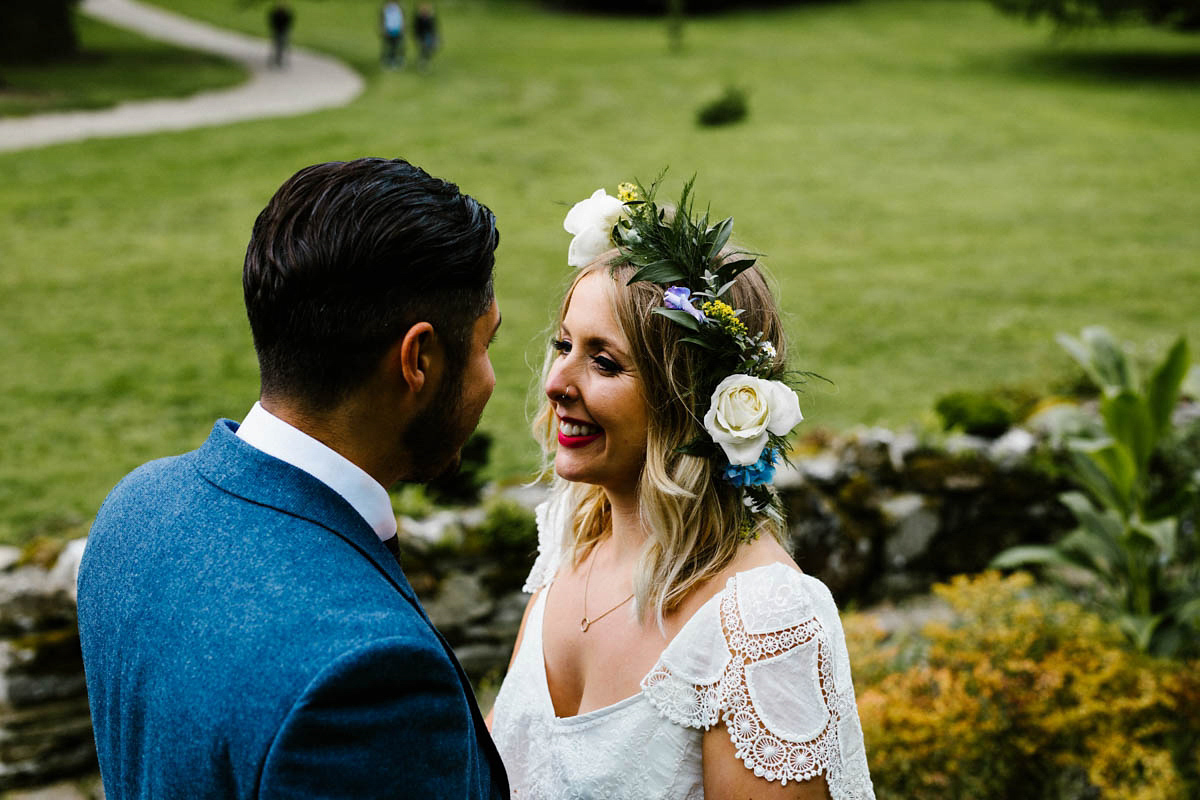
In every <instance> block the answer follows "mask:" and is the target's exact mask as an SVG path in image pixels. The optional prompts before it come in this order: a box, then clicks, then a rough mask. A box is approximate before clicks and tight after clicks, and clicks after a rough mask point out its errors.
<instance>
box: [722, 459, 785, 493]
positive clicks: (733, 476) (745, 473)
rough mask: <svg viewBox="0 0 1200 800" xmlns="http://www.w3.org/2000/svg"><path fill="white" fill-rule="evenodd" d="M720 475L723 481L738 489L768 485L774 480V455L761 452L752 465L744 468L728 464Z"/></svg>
mask: <svg viewBox="0 0 1200 800" xmlns="http://www.w3.org/2000/svg"><path fill="white" fill-rule="evenodd" d="M722 474H723V475H724V477H725V480H727V481H729V482H730V483H732V484H733V485H734V486H738V487H742V486H758V485H760V484H764V483H770V482H771V481H773V480H775V453H774V452H772V451H771V450H763V454H762V455H761V456H759V459H758V461H755V462H754V463H753V464H750V465H749V466H744V467H743V466H738V465H737V464H730V465H729V466H728V467H726V468H725V472H724V473H722Z"/></svg>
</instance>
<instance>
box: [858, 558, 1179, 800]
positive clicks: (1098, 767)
mask: <svg viewBox="0 0 1200 800" xmlns="http://www.w3.org/2000/svg"><path fill="white" fill-rule="evenodd" d="M936 592H937V594H938V595H939V596H940V597H941V598H942V600H944V601H945V602H946V603H947V604H948V606H949V617H948V621H945V622H937V623H929V624H927V625H926V626H925V627H924V628H922V629H921V630H920V631H919V632H912V633H908V634H904V635H900V634H896V633H885V632H884V631H883V630H882V628H881V627H880V626H879V625H878V624H877V623H875V622H874V619H873V617H872V616H871V615H870V614H857V615H855V614H847V615H846V617H845V621H846V626H845V627H846V639H847V644H848V646H849V648H850V660H851V663H853V664H854V677H855V683H856V685H857V694H858V709H859V714H860V717H861V719H862V725H863V732H864V735H865V739H866V746H867V755H868V758H869V760H870V763H871V775H872V778H873V779H874V782H875V791H876V793H877V795H878V797H880V798H881V800H882V799H883V798H909V797H970V798H975V799H976V800H991V799H992V798H995V800H1000V799H1001V798H1009V797H1029V798H1034V799H1035V800H1038V799H1039V798H1051V797H1055V798H1057V797H1063V796H1071V797H1075V796H1079V797H1084V796H1093V797H1099V798H1118V797H1119V798H1122V800H1126V799H1127V798H1136V799H1137V800H1184V799H1185V798H1188V797H1196V796H1198V795H1197V794H1194V792H1196V791H1197V790H1198V789H1200V786H1198V785H1197V782H1198V777H1197V767H1198V766H1200V763H1197V760H1196V759H1197V755H1196V753H1195V752H1194V747H1195V741H1196V731H1198V730H1200V663H1196V662H1191V663H1187V662H1182V661H1168V660H1161V659H1154V658H1151V657H1149V656H1144V655H1140V654H1137V653H1134V652H1132V651H1131V650H1129V649H1128V646H1127V645H1126V643H1125V640H1124V638H1123V637H1122V635H1121V633H1120V631H1119V630H1117V628H1116V627H1115V626H1114V625H1112V624H1111V623H1109V622H1107V621H1105V620H1102V619H1101V618H1100V617H1098V616H1097V615H1095V614H1092V613H1090V612H1088V611H1086V610H1084V609H1083V608H1082V607H1080V606H1079V605H1077V604H1075V603H1071V602H1068V601H1065V600H1061V599H1057V598H1056V597H1055V596H1052V595H1050V594H1048V593H1046V592H1045V591H1043V590H1038V589H1037V588H1035V586H1034V584H1033V581H1032V579H1031V578H1030V577H1029V576H1028V575H1024V574H1018V575H1014V576H1011V577H1008V578H1001V577H1000V576H999V575H997V574H995V573H989V574H985V575H983V576H979V577H974V578H967V577H960V578H957V579H955V580H954V581H953V582H952V583H950V584H949V585H945V586H940V587H937V589H936ZM1038 776H1040V777H1038ZM1047 776H1053V777H1054V779H1053V780H1050V781H1046V780H1045V778H1046V777H1047Z"/></svg>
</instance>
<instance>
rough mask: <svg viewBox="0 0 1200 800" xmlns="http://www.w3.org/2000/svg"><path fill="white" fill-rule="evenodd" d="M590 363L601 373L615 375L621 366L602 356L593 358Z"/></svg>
mask: <svg viewBox="0 0 1200 800" xmlns="http://www.w3.org/2000/svg"><path fill="white" fill-rule="evenodd" d="M592 362H593V363H594V364H595V365H596V367H597V368H598V369H599V370H600V371H601V372H609V373H614V374H615V373H617V372H620V371H621V365H620V364H618V363H617V362H615V361H613V360H612V359H611V358H605V357H604V356H593V357H592Z"/></svg>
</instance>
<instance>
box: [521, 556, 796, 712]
mask: <svg viewBox="0 0 1200 800" xmlns="http://www.w3.org/2000/svg"><path fill="white" fill-rule="evenodd" d="M773 567H781V568H783V569H786V570H788V571H789V572H795V573H796V574H797V575H804V574H805V573H804V572H802V571H799V570H794V569H792V568H791V567H789V566H788V565H787V564H784V563H783V562H782V561H773V562H771V563H770V564H763V565H761V566H757V567H751V568H750V569H747V570H743V571H741V572H735V573H734V574H733V575H731V576H730V577H729V579H728V580H727V581H725V585H724V586H722V587H721V589H720V590H719V591H718V592H717V593H716V594H714V595H713V596H712V597H710V598H708V599H707V600H705V601H704V603H703V604H701V606H700V607H699V608H697V609H696V610H695V611H694V612H692V615H691V616H690V617H688V620H687V622H685V623H683V625H682V626H681V627H680V628H679V630H677V631H675V635H674V636H672V637H671V638H670V639H669V640H668V641H667V643H666V644H665V645H663V649H662V651H661V652H660V653H659V654H658V658H657V659H655V661H654V664H653V665H652V666H651V667H650V670H649V671H648V672H647V673H646V674H645V675H643V676H642V679H641V680H640V681H638V685H639V688H638V690H637V691H636V692H634V693H633V694H631V695H629V696H628V697H624V698H622V699H620V700H617V701H616V702H613V703H609V704H608V705H606V706H601V707H600V708H593V709H591V710H590V711H584V712H583V713H581V714H580V713H576V714H572V715H571V716H567V717H560V716H558V713H557V712H556V711H555V710H554V698H553V697H551V696H550V675H549V673H548V672H547V671H546V650H545V641H546V637H545V626H546V598H547V597H548V596H549V595H550V587H551V586H553V585H554V581H553V580H551V581H550V583H548V584H546V586H545V588H544V589H543V591H542V593H541V594H540V595H539V596H538V599H537V603H536V607H535V609H534V611H535V613H536V616H537V618H536V619H534V620H532V621H533V622H534V623H536V624H535V625H534V626H533V629H534V630H536V631H537V637H538V640H537V657H538V664H539V670H538V673H539V675H540V677H541V690H542V697H543V699H544V700H545V702H546V705H547V707H548V708H549V710H550V716H551V718H553V720H554V721H555V722H556V723H558V724H560V725H575V724H580V723H584V722H590V721H592V720H594V719H597V718H600V717H604V716H607V715H609V714H612V713H615V712H617V711H619V710H621V709H623V708H625V707H627V706H631V705H633V704H634V703H636V702H637V701H638V700H641V699H643V698H644V697H645V694H646V693H645V690H643V689H641V688H640V686H641V684H642V683H644V682H645V680H646V678H647V677H649V676H650V675H652V674H653V673H654V671H655V670H656V669H658V667H659V664H661V663H662V658H663V654H664V653H666V652H667V650H669V649H671V645H673V644H674V643H675V641H676V640H677V639H679V637H680V636H682V635H683V632H684V631H686V630H687V629H688V628H690V627H691V625H692V623H693V622H695V621H696V619H697V618H698V617H699V616H700V612H701V611H703V610H704V609H706V608H708V606H709V605H711V604H712V603H715V602H720V600H721V598H723V597H724V596H725V593H726V592H728V591H729V587H730V586H731V585H732V584H733V581H734V580H735V579H737V578H740V577H742V576H743V575H749V574H750V573H752V572H757V571H758V570H766V569H771V568H773Z"/></svg>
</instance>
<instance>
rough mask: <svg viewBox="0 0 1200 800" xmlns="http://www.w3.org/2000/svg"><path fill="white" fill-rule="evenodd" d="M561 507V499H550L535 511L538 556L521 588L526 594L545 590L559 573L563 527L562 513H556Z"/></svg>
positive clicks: (540, 504) (539, 505) (544, 501)
mask: <svg viewBox="0 0 1200 800" xmlns="http://www.w3.org/2000/svg"><path fill="white" fill-rule="evenodd" d="M559 506H561V501H560V500H559V498H556V497H550V498H549V499H546V500H543V501H542V502H541V503H539V504H538V506H537V508H535V509H534V512H533V513H534V517H535V519H536V520H537V531H538V554H537V558H535V559H534V561H533V566H532V567H530V569H529V576H528V577H527V578H526V579H525V585H524V586H522V587H521V591H523V592H525V593H526V594H533V593H534V592H536V591H538V590H539V589H544V588H545V587H546V586H547V585H548V584H549V583H550V581H552V580H554V575H555V573H556V572H558V566H559V561H561V560H562V548H561V546H560V543H559V539H560V537H561V525H560V523H559V519H558V517H559V514H560V513H561V512H557V511H556V509H557V508H558V507H559Z"/></svg>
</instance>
